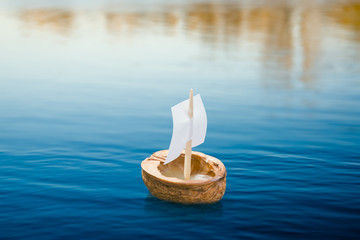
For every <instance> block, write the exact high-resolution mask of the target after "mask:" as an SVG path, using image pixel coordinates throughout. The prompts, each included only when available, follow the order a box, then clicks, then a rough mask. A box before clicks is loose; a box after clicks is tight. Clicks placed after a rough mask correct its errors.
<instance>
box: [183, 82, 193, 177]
mask: <svg viewBox="0 0 360 240" xmlns="http://www.w3.org/2000/svg"><path fill="white" fill-rule="evenodd" d="M193 109H194V100H193V90H192V89H190V98H189V111H188V114H189V117H190V119H192V118H193V112H194V110H193ZM191 145H192V140H189V141H187V142H186V146H185V161H184V177H185V179H186V180H189V179H190V173H191Z"/></svg>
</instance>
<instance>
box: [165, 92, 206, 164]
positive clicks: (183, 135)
mask: <svg viewBox="0 0 360 240" xmlns="http://www.w3.org/2000/svg"><path fill="white" fill-rule="evenodd" d="M188 109H189V100H185V101H183V102H181V103H178V104H176V105H175V106H173V107H172V108H171V112H172V117H173V134H172V138H171V143H170V147H169V153H168V155H167V157H166V161H165V164H167V163H169V162H171V161H173V160H175V159H176V158H177V157H178V156H179V155H180V154H181V152H182V150H183V149H184V148H185V145H186V142H187V141H189V140H192V147H196V146H198V145H200V144H202V143H203V142H204V141H205V136H206V128H207V118H206V112H205V107H204V104H203V102H202V100H201V97H200V94H198V95H196V96H194V113H193V114H194V115H193V118H192V119H190V117H189V114H188Z"/></svg>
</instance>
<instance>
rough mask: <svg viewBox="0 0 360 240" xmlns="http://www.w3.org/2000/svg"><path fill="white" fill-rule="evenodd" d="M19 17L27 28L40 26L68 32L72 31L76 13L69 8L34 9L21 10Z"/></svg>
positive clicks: (61, 32)
mask: <svg viewBox="0 0 360 240" xmlns="http://www.w3.org/2000/svg"><path fill="white" fill-rule="evenodd" d="M19 18H20V19H21V22H23V23H24V25H23V27H24V28H26V29H32V28H33V29H34V28H40V29H43V30H50V31H54V32H58V33H60V34H67V33H69V32H70V31H71V28H72V25H73V21H74V14H73V13H72V12H71V11H69V10H60V9H32V10H23V11H21V13H20V15H19Z"/></svg>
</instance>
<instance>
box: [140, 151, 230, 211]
mask: <svg viewBox="0 0 360 240" xmlns="http://www.w3.org/2000/svg"><path fill="white" fill-rule="evenodd" d="M167 153H168V150H162V151H158V152H155V153H153V154H152V155H151V156H150V157H149V158H146V159H145V160H144V161H143V162H142V163H141V168H142V179H143V181H144V183H145V185H146V187H147V188H148V189H149V191H150V193H151V194H152V195H153V196H155V197H157V198H159V199H161V200H165V201H169V202H176V203H183V204H209V203H215V202H218V201H220V199H221V198H222V197H223V196H224V193H225V189H226V168H225V166H224V164H223V163H222V162H221V161H220V160H219V159H217V158H214V157H212V156H209V155H206V154H203V153H201V152H192V156H191V178H190V179H189V180H185V179H184V178H183V169H184V153H182V154H181V155H180V156H179V157H178V158H177V159H175V160H174V161H172V162H170V163H168V164H166V165H165V164H164V162H165V159H166V156H167ZM199 176H200V177H199Z"/></svg>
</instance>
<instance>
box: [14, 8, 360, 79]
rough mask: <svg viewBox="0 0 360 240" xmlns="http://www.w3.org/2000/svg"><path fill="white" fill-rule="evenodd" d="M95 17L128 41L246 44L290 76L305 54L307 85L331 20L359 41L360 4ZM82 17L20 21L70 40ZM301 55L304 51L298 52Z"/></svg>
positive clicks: (50, 13)
mask: <svg viewBox="0 0 360 240" xmlns="http://www.w3.org/2000/svg"><path fill="white" fill-rule="evenodd" d="M105 9H106V8H105ZM119 9H120V8H119ZM96 11H97V12H98V13H99V11H100V15H102V16H103V17H104V20H105V24H104V26H105V28H106V30H107V32H108V33H111V34H113V33H119V32H121V31H125V33H126V34H128V35H129V34H130V35H131V34H133V33H135V32H137V33H139V32H140V33H141V32H145V31H146V32H150V33H151V34H159V31H153V30H154V29H156V30H157V29H161V30H165V31H161V33H162V34H166V35H169V36H170V35H171V34H172V33H173V32H174V31H175V30H179V29H180V31H183V33H185V35H187V36H191V37H192V39H198V40H200V41H201V42H203V43H206V44H209V46H211V47H218V46H219V45H223V46H231V47H229V48H228V49H232V50H234V52H235V51H236V50H237V47H238V46H240V44H239V43H240V42H241V41H246V42H251V43H254V44H256V46H257V49H258V51H260V53H261V57H262V59H263V60H262V63H264V64H272V65H274V64H275V68H276V67H281V68H285V69H289V70H290V69H293V68H294V65H295V63H294V59H296V58H298V57H299V56H298V55H299V54H300V58H301V61H302V63H301V65H302V66H301V68H302V70H303V72H305V74H304V77H303V78H302V79H303V80H306V81H307V80H309V78H308V76H310V75H311V74H307V73H308V72H309V73H311V71H312V70H311V69H312V67H313V65H314V63H316V58H317V56H318V55H319V49H320V46H321V43H322V39H323V38H324V36H326V34H327V32H326V31H322V30H323V29H325V28H326V27H329V24H328V22H329V21H327V19H329V18H330V19H333V20H334V21H335V22H337V23H338V24H339V26H342V27H343V28H344V29H346V30H347V31H350V32H354V33H355V34H356V36H358V37H357V38H356V39H357V40H360V33H359V32H360V3H359V2H345V3H336V4H326V3H324V4H322V5H318V6H316V5H314V6H306V5H305V4H303V5H302V4H290V2H288V1H284V2H281V3H280V4H277V5H256V6H255V4H254V6H253V7H246V8H243V7H242V5H241V4H236V3H233V2H232V3H229V2H226V1H224V2H222V1H220V2H209V3H189V2H187V3H185V4H180V5H171V7H169V6H159V7H158V8H157V10H156V11H153V10H148V11H146V9H142V10H141V11H139V10H137V11H126V10H123V11H120V10H119V11H110V10H96ZM78 13H79V12H72V11H70V10H64V9H31V10H22V11H21V13H20V14H19V16H20V19H21V21H22V22H23V23H24V25H23V26H24V28H27V29H33V28H39V29H44V30H51V31H55V32H58V33H61V34H66V33H69V32H70V31H71V29H73V23H74V21H75V18H76V17H77V15H78ZM80 13H81V12H80ZM83 23H84V22H83ZM87 24H91V21H89V22H88V23H87ZM330 27H331V26H330ZM126 34H125V35H126ZM350 40H352V39H350ZM296 49H299V51H298V52H296ZM295 55H296V56H295ZM279 72H280V71H279ZM285 72H287V73H289V72H290V71H282V73H283V74H285ZM289 77H290V76H287V75H283V76H280V78H285V79H287V78H289Z"/></svg>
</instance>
